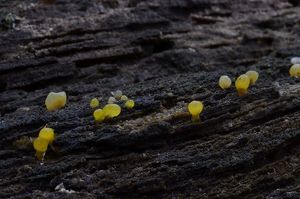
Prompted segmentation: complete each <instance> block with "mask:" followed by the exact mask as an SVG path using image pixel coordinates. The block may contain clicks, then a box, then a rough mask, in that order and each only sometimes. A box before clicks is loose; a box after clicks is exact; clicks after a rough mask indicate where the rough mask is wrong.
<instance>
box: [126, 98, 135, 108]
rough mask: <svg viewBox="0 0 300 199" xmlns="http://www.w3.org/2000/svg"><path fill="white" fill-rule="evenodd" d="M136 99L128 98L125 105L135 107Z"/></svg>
mask: <svg viewBox="0 0 300 199" xmlns="http://www.w3.org/2000/svg"><path fill="white" fill-rule="evenodd" d="M134 104H135V103H134V101H133V100H128V101H127V102H126V103H125V107H126V108H128V109H132V108H133V107H134Z"/></svg>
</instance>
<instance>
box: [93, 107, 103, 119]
mask: <svg viewBox="0 0 300 199" xmlns="http://www.w3.org/2000/svg"><path fill="white" fill-rule="evenodd" d="M93 115H94V119H95V120H96V121H97V122H102V121H104V119H105V112H104V111H103V110H102V109H100V108H99V109H97V110H95V111H94V114H93Z"/></svg>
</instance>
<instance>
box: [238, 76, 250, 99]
mask: <svg viewBox="0 0 300 199" xmlns="http://www.w3.org/2000/svg"><path fill="white" fill-rule="evenodd" d="M249 85H250V78H249V77H248V76H247V75H245V74H243V75H241V76H239V77H238V78H237V79H236V81H235V87H236V90H237V92H238V94H239V96H243V95H245V94H247V92H248V88H249Z"/></svg>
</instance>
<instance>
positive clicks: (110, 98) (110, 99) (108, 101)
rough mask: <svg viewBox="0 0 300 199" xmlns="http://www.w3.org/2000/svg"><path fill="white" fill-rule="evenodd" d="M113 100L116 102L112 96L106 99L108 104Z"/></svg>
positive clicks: (112, 102)
mask: <svg viewBox="0 0 300 199" xmlns="http://www.w3.org/2000/svg"><path fill="white" fill-rule="evenodd" d="M115 102H117V100H116V98H114V97H109V98H108V100H107V103H108V104H114V103H115Z"/></svg>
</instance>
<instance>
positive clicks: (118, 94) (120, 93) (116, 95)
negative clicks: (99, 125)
mask: <svg viewBox="0 0 300 199" xmlns="http://www.w3.org/2000/svg"><path fill="white" fill-rule="evenodd" d="M111 94H112V95H113V96H114V98H116V99H118V100H119V99H121V97H122V91H120V90H117V91H115V92H111Z"/></svg>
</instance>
